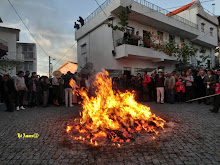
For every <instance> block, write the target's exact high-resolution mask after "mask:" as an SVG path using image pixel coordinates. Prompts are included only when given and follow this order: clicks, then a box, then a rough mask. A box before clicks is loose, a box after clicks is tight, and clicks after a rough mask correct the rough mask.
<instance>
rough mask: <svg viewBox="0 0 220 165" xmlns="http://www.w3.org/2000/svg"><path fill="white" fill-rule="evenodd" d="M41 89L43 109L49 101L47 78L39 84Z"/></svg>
mask: <svg viewBox="0 0 220 165" xmlns="http://www.w3.org/2000/svg"><path fill="white" fill-rule="evenodd" d="M41 88H42V91H43V107H44V108H46V107H47V106H48V105H47V104H48V99H49V89H50V82H49V78H48V77H46V76H45V77H44V78H43V81H42V83H41Z"/></svg>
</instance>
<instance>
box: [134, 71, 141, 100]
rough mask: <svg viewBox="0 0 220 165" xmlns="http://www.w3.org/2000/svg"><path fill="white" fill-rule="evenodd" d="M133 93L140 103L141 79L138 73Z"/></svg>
mask: <svg viewBox="0 0 220 165" xmlns="http://www.w3.org/2000/svg"><path fill="white" fill-rule="evenodd" d="M135 93H136V95H135V96H136V100H137V101H142V97H143V96H142V95H143V78H142V77H141V74H140V73H138V74H137V77H136V80H135Z"/></svg>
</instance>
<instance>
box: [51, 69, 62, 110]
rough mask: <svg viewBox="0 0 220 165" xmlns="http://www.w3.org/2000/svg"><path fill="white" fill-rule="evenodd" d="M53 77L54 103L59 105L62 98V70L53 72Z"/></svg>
mask: <svg viewBox="0 0 220 165" xmlns="http://www.w3.org/2000/svg"><path fill="white" fill-rule="evenodd" d="M53 75H54V77H53V79H52V85H53V95H54V100H53V101H54V104H55V105H57V106H59V101H58V100H59V99H60V82H61V72H60V71H58V70H57V71H54V72H53Z"/></svg>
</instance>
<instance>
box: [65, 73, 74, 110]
mask: <svg viewBox="0 0 220 165" xmlns="http://www.w3.org/2000/svg"><path fill="white" fill-rule="evenodd" d="M70 80H71V75H70V72H67V74H66V75H65V76H64V88H65V104H66V107H68V106H70V107H72V106H73V104H72V87H71V86H70Z"/></svg>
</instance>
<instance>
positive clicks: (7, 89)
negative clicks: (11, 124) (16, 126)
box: [2, 74, 15, 112]
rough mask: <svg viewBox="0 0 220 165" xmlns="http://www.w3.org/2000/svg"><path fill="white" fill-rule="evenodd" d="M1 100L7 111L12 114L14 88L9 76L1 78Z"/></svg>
mask: <svg viewBox="0 0 220 165" xmlns="http://www.w3.org/2000/svg"><path fill="white" fill-rule="evenodd" d="M2 87H3V96H4V97H3V99H4V103H5V105H6V108H7V110H6V111H9V112H13V111H14V109H15V107H14V103H13V101H14V93H15V88H14V82H13V80H12V79H10V77H9V75H7V74H5V75H4V76H3V84H2Z"/></svg>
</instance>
